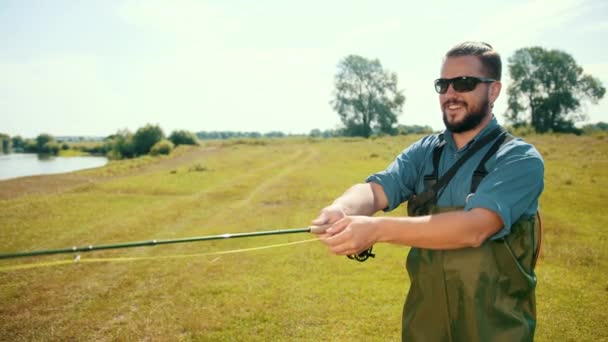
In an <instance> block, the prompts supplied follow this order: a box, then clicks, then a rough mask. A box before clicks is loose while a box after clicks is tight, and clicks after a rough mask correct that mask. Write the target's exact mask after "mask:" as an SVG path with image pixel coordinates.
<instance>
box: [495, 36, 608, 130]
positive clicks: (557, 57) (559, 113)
mask: <svg viewBox="0 0 608 342" xmlns="http://www.w3.org/2000/svg"><path fill="white" fill-rule="evenodd" d="M509 74H510V76H511V79H512V83H511V85H510V86H509V88H508V89H507V95H508V108H507V119H508V120H509V121H510V122H511V123H513V125H514V126H516V127H517V126H521V125H523V124H526V123H527V122H529V123H530V124H531V125H532V126H533V127H534V129H535V130H536V132H539V133H543V132H548V131H553V132H575V131H577V129H576V128H575V127H574V123H575V122H578V121H583V120H585V118H586V116H585V115H584V114H583V113H582V112H581V110H580V108H581V103H582V102H583V101H584V100H589V101H590V102H591V103H593V104H596V103H597V102H598V101H599V100H600V99H601V98H602V97H603V96H604V94H605V93H606V88H604V87H603V86H602V84H601V82H600V80H599V79H597V78H594V77H592V76H591V75H587V74H583V68H581V67H580V66H578V65H577V64H576V61H575V60H574V58H573V57H572V56H570V55H569V54H568V53H566V52H563V51H559V50H545V49H543V48H541V47H529V48H523V49H519V50H517V51H515V53H514V54H513V56H512V57H511V58H509Z"/></svg>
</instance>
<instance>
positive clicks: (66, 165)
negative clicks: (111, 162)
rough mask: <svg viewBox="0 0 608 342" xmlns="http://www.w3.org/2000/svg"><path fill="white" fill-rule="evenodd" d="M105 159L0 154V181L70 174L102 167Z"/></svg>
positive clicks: (32, 154) (33, 154)
mask: <svg viewBox="0 0 608 342" xmlns="http://www.w3.org/2000/svg"><path fill="white" fill-rule="evenodd" d="M107 163H108V158H106V157H90V156H86V157H54V156H43V155H38V154H35V153H12V154H0V180H5V179H11V178H17V177H24V176H34V175H48V174H55V173H65V172H72V171H77V170H83V169H90V168H94V167H100V166H104V165H105V164H107Z"/></svg>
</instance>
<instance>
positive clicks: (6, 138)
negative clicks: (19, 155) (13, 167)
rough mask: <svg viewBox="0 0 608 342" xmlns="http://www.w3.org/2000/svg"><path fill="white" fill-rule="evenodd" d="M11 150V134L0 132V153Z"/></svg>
mask: <svg viewBox="0 0 608 342" xmlns="http://www.w3.org/2000/svg"><path fill="white" fill-rule="evenodd" d="M10 152H11V136H10V135H8V134H4V133H0V153H10Z"/></svg>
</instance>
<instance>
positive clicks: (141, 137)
mask: <svg viewBox="0 0 608 342" xmlns="http://www.w3.org/2000/svg"><path fill="white" fill-rule="evenodd" d="M164 137H165V134H164V133H163V130H162V129H161V128H160V127H159V126H158V125H151V124H147V125H146V126H144V127H142V128H140V129H138V130H137V132H135V134H134V135H133V148H134V150H135V156H141V155H144V154H147V153H149V152H150V149H151V148H152V146H154V145H155V144H156V143H157V142H159V141H161V140H162V139H163V138H164Z"/></svg>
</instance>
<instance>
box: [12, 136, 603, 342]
mask: <svg viewBox="0 0 608 342" xmlns="http://www.w3.org/2000/svg"><path fill="white" fill-rule="evenodd" d="M413 139H414V138H404V137H396V138H382V139H376V140H358V139H352V140H347V139H336V140H329V141H316V142H310V141H306V140H289V141H285V140H277V141H268V142H267V144H266V145H253V144H221V145H220V144H217V145H218V146H217V149H216V150H214V152H213V153H208V154H204V155H203V157H200V159H179V158H176V165H171V168H170V169H167V168H160V167H159V168H157V169H156V170H154V169H151V170H149V171H147V172H144V171H142V170H141V168H139V167H132V166H133V163H138V162H136V161H126V162H119V163H113V164H111V165H110V166H108V167H106V168H102V169H99V170H95V171H85V172H84V173H86V175H87V176H88V177H91V179H92V180H91V181H90V182H89V183H87V184H86V185H82V186H79V187H77V188H72V189H71V190H69V191H65V192H60V193H52V194H47V195H37V194H32V195H28V196H23V197H19V198H15V199H8V200H2V201H0V236H2V239H1V240H0V251H3V252H4V251H16V250H23V249H41V248H60V247H66V246H71V245H73V244H78V245H81V244H89V243H91V244H103V243H112V242H120V241H135V240H147V239H152V238H175V237H185V236H194V235H206V234H216V233H224V232H239V231H254V230H266V229H279V228H289V227H302V226H305V225H306V224H307V223H308V222H309V221H310V220H311V219H312V218H313V217H314V216H315V215H316V213H317V212H318V210H319V209H320V208H321V207H322V206H323V205H325V204H328V203H329V202H330V201H331V200H332V199H333V198H334V197H335V196H337V195H339V194H340V193H341V192H342V191H343V190H344V189H345V188H346V187H347V186H349V185H350V184H352V183H354V182H357V181H361V180H362V179H363V178H364V177H365V176H366V175H368V174H369V173H371V172H374V171H376V170H379V169H382V168H384V167H385V166H386V165H387V164H388V163H389V162H390V161H391V160H392V159H393V157H394V156H395V155H396V154H397V153H398V152H399V151H400V150H402V149H403V148H404V147H405V146H407V145H408V144H409V143H411V142H412V141H413ZM528 140H530V141H531V142H533V143H535V144H536V145H537V146H538V148H539V150H540V151H541V153H543V155H544V157H545V160H546V169H547V171H546V189H545V193H544V195H543V197H542V200H541V205H542V212H543V219H544V226H545V231H546V234H545V244H544V249H543V255H542V256H541V260H540V264H539V266H538V268H537V274H538V278H539V286H538V292H537V297H538V315H539V327H538V334H537V337H538V340H541V341H542V340H546V341H552V340H598V339H602V338H608V331H607V329H606V327H605V324H604V323H605V322H606V321H608V314H607V313H606V310H605V303H606V296H607V291H608V276H607V275H606V272H605V270H606V269H608V268H607V266H608V265H607V263H608V262H607V261H606V260H608V259H607V257H608V255H607V254H608V249H607V248H606V238H607V235H608V234H607V233H606V228H605V227H606V226H607V225H608V219H607V215H605V214H603V213H602V209H603V207H602V204H604V203H607V198H606V197H607V196H606V190H605V189H606V188H607V186H608V175H607V174H606V170H607V169H608V158H607V154H608V146H607V141H606V140H605V139H598V138H597V137H572V136H545V137H531V138H530V139H528ZM177 161H179V163H178V162H177ZM149 162H150V161H149V160H147V161H146V163H149ZM163 162H164V163H165V164H166V163H167V160H164V161H163ZM178 164H179V165H178ZM196 164H199V165H202V166H204V168H205V170H204V171H199V172H196V171H192V170H190V169H191V167H192V166H194V165H196ZM135 165H137V164H135ZM116 170H118V171H116ZM115 171H116V172H119V173H121V174H122V175H123V176H121V177H108V174H110V175H111V174H112V173H113V172H115ZM0 187H1V183H0ZM0 191H1V190H0ZM0 198H1V197H0ZM403 210H404V209H397V211H396V212H395V213H393V215H399V214H403ZM308 238H310V236H308V235H288V236H272V237H261V238H251V239H237V240H226V241H215V242H206V243H192V244H183V245H171V246H163V247H155V248H139V249H130V250H118V251H103V252H96V253H94V254H83V255H82V258H83V260H87V259H91V258H97V257H119V256H157V257H162V256H171V255H176V254H179V255H182V254H190V253H205V252H214V251H221V250H231V249H238V248H247V247H255V246H261V245H268V244H276V243H284V242H291V241H298V240H303V239H308ZM376 253H377V258H376V259H373V260H371V261H368V262H365V263H357V262H353V261H350V260H347V259H346V258H342V257H333V256H331V255H329V254H328V253H327V251H326V250H325V249H324V247H323V246H322V245H321V244H319V243H317V242H312V243H305V244H300V245H294V246H287V247H280V248H275V249H267V250H261V251H255V252H248V253H242V254H231V255H216V256H199V257H185V258H176V259H154V260H144V261H127V262H99V263H85V262H83V263H78V264H67V265H59V266H45V267H39V268H32V269H23V270H14V271H9V272H0V303H1V305H0V340H11V341H15V340H39V339H53V340H73V339H79V340H80V339H84V340H116V339H118V340H133V339H153V340H176V339H183V340H191V339H194V340H230V341H233V340H248V341H251V340H260V341H265V340H294V339H300V340H346V341H348V340H355V339H361V337H365V339H366V340H378V341H386V340H398V339H399V336H400V335H399V334H400V332H399V331H400V315H401V307H402V304H403V298H404V296H405V293H406V291H407V286H408V279H407V276H406V274H405V271H404V268H403V263H404V258H405V255H406V253H407V249H405V248H400V247H396V246H389V245H378V246H377V247H376ZM66 258H69V256H49V257H44V258H31V259H27V260H11V261H1V262H0V268H1V267H3V266H10V265H16V264H21V263H36V262H40V263H45V262H52V261H56V260H66Z"/></svg>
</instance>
